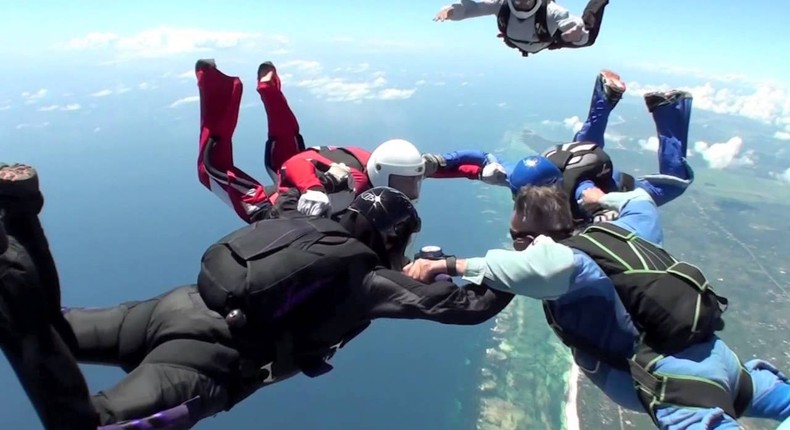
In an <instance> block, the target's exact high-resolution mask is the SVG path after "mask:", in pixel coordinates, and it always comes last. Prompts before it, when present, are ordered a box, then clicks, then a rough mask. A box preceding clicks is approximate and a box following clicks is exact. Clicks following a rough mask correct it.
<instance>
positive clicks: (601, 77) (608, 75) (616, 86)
mask: <svg viewBox="0 0 790 430" xmlns="http://www.w3.org/2000/svg"><path fill="white" fill-rule="evenodd" d="M595 85H596V88H599V89H601V90H603V93H604V96H605V97H606V100H607V101H608V102H609V104H611V105H612V107H613V108H614V107H615V106H617V103H618V102H619V101H620V99H622V98H623V93H625V82H623V81H622V80H620V75H618V74H617V73H615V72H613V71H611V70H601V72H600V73H598V78H597V80H596V83H595Z"/></svg>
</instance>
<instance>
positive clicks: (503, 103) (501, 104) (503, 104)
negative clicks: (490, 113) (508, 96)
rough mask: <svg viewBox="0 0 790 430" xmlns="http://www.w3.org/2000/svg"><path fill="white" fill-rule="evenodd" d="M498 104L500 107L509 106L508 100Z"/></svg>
mask: <svg viewBox="0 0 790 430" xmlns="http://www.w3.org/2000/svg"><path fill="white" fill-rule="evenodd" d="M496 105H497V107H500V108H503V109H504V108H506V107H508V104H507V102H500V103H497V104H496Z"/></svg>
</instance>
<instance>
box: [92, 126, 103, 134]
mask: <svg viewBox="0 0 790 430" xmlns="http://www.w3.org/2000/svg"><path fill="white" fill-rule="evenodd" d="M100 131H101V127H96V128H94V129H93V132H94V133H98V132H100Z"/></svg>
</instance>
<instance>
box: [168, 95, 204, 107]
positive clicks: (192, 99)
mask: <svg viewBox="0 0 790 430" xmlns="http://www.w3.org/2000/svg"><path fill="white" fill-rule="evenodd" d="M198 100H200V96H189V97H184V98H180V99H178V100H176V101H174V102H173V103H170V107H171V108H176V107H179V106H181V105H185V104H189V103H196V102H197V101H198Z"/></svg>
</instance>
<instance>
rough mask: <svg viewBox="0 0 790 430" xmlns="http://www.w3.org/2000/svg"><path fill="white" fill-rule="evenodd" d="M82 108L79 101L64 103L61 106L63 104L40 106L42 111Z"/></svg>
mask: <svg viewBox="0 0 790 430" xmlns="http://www.w3.org/2000/svg"><path fill="white" fill-rule="evenodd" d="M81 108H82V106H80V105H79V104H78V103H70V104H67V105H63V106H61V105H48V106H42V107H40V108H38V110H39V111H41V112H51V111H55V110H62V111H71V110H80V109H81Z"/></svg>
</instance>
